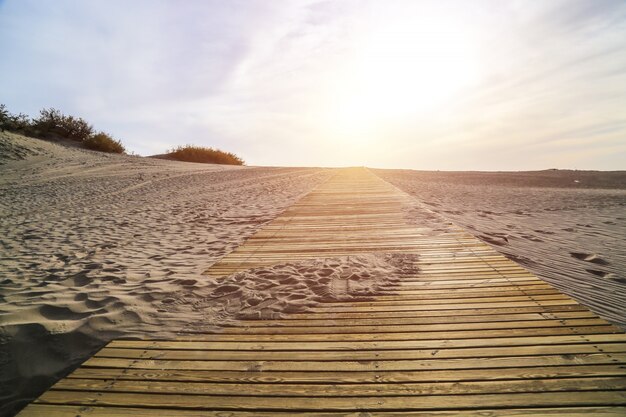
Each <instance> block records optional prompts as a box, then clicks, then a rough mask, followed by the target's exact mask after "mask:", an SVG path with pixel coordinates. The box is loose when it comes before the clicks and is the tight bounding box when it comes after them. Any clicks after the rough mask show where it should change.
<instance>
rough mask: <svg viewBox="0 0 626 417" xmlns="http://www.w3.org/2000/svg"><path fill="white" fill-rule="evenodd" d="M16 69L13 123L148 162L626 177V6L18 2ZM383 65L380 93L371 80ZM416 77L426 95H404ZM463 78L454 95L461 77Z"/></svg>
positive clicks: (1, 19)
mask: <svg viewBox="0 0 626 417" xmlns="http://www.w3.org/2000/svg"><path fill="white" fill-rule="evenodd" d="M433 22H434V23H433ZM380 39H389V41H388V42H390V44H382V49H381V48H380V47H379V48H378V49H376V48H374V46H375V44H376V43H377V42H378V43H380V42H379V41H380ZM429 42H430V43H431V44H432V45H438V48H437V47H434V48H429V47H428V45H429ZM398 44H400V45H401V47H398ZM394 47H395V48H396V49H389V48H394ZM416 48H422V50H423V51H422V52H421V55H420V54H418V53H416ZM454 48H457V50H456V51H450V49H454ZM0 51H2V59H0V102H4V103H6V104H7V105H8V106H9V108H10V109H11V110H13V111H22V112H26V113H29V114H33V115H34V114H36V113H37V111H38V110H39V109H40V108H42V107H47V106H54V107H58V108H61V109H63V110H64V111H66V112H67V113H71V114H77V115H81V116H83V117H85V118H87V119H88V120H90V121H92V122H93V123H94V124H95V125H96V126H97V127H98V128H101V129H104V130H107V131H110V132H111V133H113V134H114V135H115V136H117V137H119V138H122V139H123V141H124V142H125V143H126V144H128V145H129V147H130V148H131V149H133V150H135V151H138V152H140V153H143V154H151V153H158V152H162V151H164V150H165V149H166V148H168V147H171V146H175V145H176V144H181V143H198V144H205V145H211V146H217V147H221V148H224V149H227V150H231V151H234V152H236V153H238V154H241V155H242V156H243V157H244V158H245V159H246V160H247V161H249V162H250V163H253V164H255V163H256V164H274V165H275V164H281V165H347V164H369V165H374V166H389V167H407V168H424V169H537V168H548V167H577V168H596V169H620V168H621V169H624V168H626V166H625V161H626V150H625V149H624V144H625V143H626V112H624V111H623V109H625V108H626V4H624V2H622V1H612V0H593V1H592V0H588V1H583V0H567V1H565V0H563V1H557V2H554V1H551V2H541V1H524V2H518V1H506V2H492V1H487V0H485V1H483V2H472V4H471V5H470V4H469V3H467V2H465V1H436V2H435V1H421V2H414V1H394V2H383V1H373V0H372V1H345V2H334V1H315V0H311V1H305V0H302V1H276V2H274V1H272V2H266V1H261V0H257V1H228V2H224V1H187V2H184V3H180V2H173V1H133V2H124V1H95V0H94V1H87V2H86V1H70V0H66V1H55V2H46V1H35V0H19V1H18V0H9V1H5V2H0ZM372 51H373V52H372ZM381 51H382V52H381ZM424 51H425V52H424ZM452 52H454V53H452ZM459 53H461V54H462V55H463V56H462V57H461V58H458V59H459V60H457V55H459ZM368 54H369V55H368ZM372 54H374V55H372ZM412 54H413V55H412ZM413 56H415V57H417V58H418V59H422V60H423V61H421V62H417V64H415V63H414V62H413V61H410V59H412V58H411V57H413ZM465 56H467V60H466V61H461V59H465V58H464V57H465ZM364 57H365V58H364ZM385 60H387V62H384V61H385ZM455 60H456V61H455ZM405 64H410V65H416V66H415V67H408V68H405V73H401V69H402V68H400V67H403V66H405ZM470 64H471V65H472V67H471V68H470ZM377 65H378V66H380V71H386V73H385V74H384V76H381V78H379V79H378V81H377V82H375V83H374V84H380V85H377V86H375V87H376V88H372V87H371V86H368V85H367V84H368V83H369V84H372V83H373V82H371V81H372V80H376V78H371V77H372V75H371V73H372V71H373V70H372V68H363V67H364V66H368V67H371V66H377ZM429 65H430V67H428V66H429ZM446 65H447V66H448V67H445V66H446ZM421 67H428V71H425V70H422V69H421ZM375 69H376V68H375ZM408 70H410V71H413V70H415V71H416V74H415V77H416V78H419V77H422V78H424V77H426V78H425V79H422V80H419V81H420V82H419V83H413V84H412V86H413V88H410V87H411V86H410V85H407V88H406V91H405V92H404V93H403V91H399V92H398V91H396V92H395V93H394V94H395V95H390V94H389V90H393V89H394V88H395V89H398V88H399V87H398V83H395V84H393V81H394V80H393V78H394V74H395V73H396V72H397V73H398V74H399V75H398V77H400V76H403V77H407V74H406V71H408ZM368 71H369V72H368ZM380 71H379V72H380ZM420 71H421V72H420ZM464 71H465V72H466V73H467V74H466V75H467V76H466V77H465V78H463V79H464V80H466V81H463V83H462V84H459V86H458V88H457V87H455V89H454V90H452V87H451V85H452V84H451V83H452V81H454V79H453V78H448V79H446V76H447V74H448V72H449V73H450V74H451V75H450V77H457V79H456V80H457V81H458V80H461V79H462V78H458V77H459V76H460V75H463V74H462V73H463V72H464ZM437 72H441V73H442V75H440V76H438V75H437V74H436V73H437ZM470 72H471V74H470ZM364 73H365V75H363V74H364ZM433 73H434V74H433ZM420 74H421V75H420ZM364 77H365V78H364ZM367 77H370V78H367ZM430 77H432V80H431V79H430ZM446 80H447V81H446ZM396 81H397V80H396ZM407 84H411V82H407ZM402 85H403V84H400V86H402ZM446 89H449V90H450V92H449V93H447V92H446V93H445V94H443V93H442V92H444V91H447V90H446ZM400 90H402V88H401V87H400ZM392 92H393V91H392ZM351 95H352V97H350V96H351ZM377 95H378V96H377ZM375 97H379V98H380V100H379V101H380V102H377V103H363V102H362V101H377V100H375ZM390 97H392V98H393V99H390ZM384 100H391V101H401V100H402V101H403V103H405V104H404V107H403V108H399V109H396V108H395V107H393V106H394V105H395V106H396V107H399V106H398V105H397V103H395V104H394V103H391V102H385V101H384ZM370 104H371V105H370ZM352 107H355V108H354V109H353V108H352ZM396 110H397V111H401V112H402V115H401V116H399V117H395V115H394V114H395V113H394V111H396ZM359 111H361V114H357V115H356V117H355V118H354V119H353V120H352V119H351V120H352V124H351V125H350V124H348V125H346V126H341V125H342V122H341V117H343V116H341V114H343V113H344V112H345V113H347V114H352V113H355V112H356V113H358V112H359ZM379 113H384V114H385V116H384V118H383V117H382V116H381V115H380V114H379ZM338 115H339V116H338ZM340 116H341V117H340ZM338 117H339V118H338ZM378 119H380V120H378ZM359 125H360V128H359Z"/></svg>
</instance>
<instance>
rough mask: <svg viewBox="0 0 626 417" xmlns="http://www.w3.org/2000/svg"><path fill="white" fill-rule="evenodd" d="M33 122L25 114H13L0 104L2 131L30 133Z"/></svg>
mask: <svg viewBox="0 0 626 417" xmlns="http://www.w3.org/2000/svg"><path fill="white" fill-rule="evenodd" d="M30 129H31V120H30V118H29V117H28V116H27V115H25V114H24V113H20V114H11V113H10V112H9V111H8V110H7V107H6V106H5V105H4V104H0V130H9V131H11V132H21V133H29V132H30Z"/></svg>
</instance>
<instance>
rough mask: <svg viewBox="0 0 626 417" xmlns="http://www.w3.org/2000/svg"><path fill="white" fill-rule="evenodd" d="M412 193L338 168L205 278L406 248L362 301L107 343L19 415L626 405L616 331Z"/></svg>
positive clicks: (550, 410)
mask: <svg viewBox="0 0 626 417" xmlns="http://www.w3.org/2000/svg"><path fill="white" fill-rule="evenodd" d="M414 205H415V203H414V201H413V200H412V199H411V198H410V197H409V196H407V195H406V194H404V193H402V192H400V191H399V190H397V189H396V188H394V187H392V186H390V185H389V184H387V183H386V182H384V181H382V180H381V179H379V178H378V177H376V176H375V175H373V174H371V173H370V172H369V171H367V170H365V169H346V170H343V171H340V172H339V173H338V174H337V175H336V176H335V177H334V178H332V179H331V180H330V181H328V182H327V183H325V184H323V185H321V186H320V187H318V189H317V190H315V191H313V192H312V193H310V194H309V195H308V196H306V197H305V198H303V199H302V200H301V201H299V202H298V203H296V204H295V205H293V206H292V207H291V208H289V209H288V210H287V211H286V212H285V213H283V215H282V216H280V217H279V218H277V219H275V220H274V221H272V222H271V223H269V224H268V225H267V226H266V227H265V228H264V229H262V230H261V231H260V232H258V233H257V234H256V235H255V236H253V237H252V238H250V239H249V240H248V241H247V242H246V243H245V244H244V245H243V246H241V247H240V248H238V249H237V250H235V251H233V252H232V253H231V254H229V255H227V256H226V257H225V258H224V259H222V260H221V261H220V262H218V263H217V264H216V265H214V266H213V267H212V268H211V269H209V270H208V271H207V272H206V274H207V275H210V276H213V277H218V278H219V277H221V276H225V275H228V274H231V273H234V272H237V271H241V270H246V269H250V268H255V267H259V266H266V265H273V264H278V263H281V262H287V261H293V260H297V259H309V258H320V257H330V256H343V255H351V254H359V253H370V252H383V253H390V252H397V253H413V254H417V255H418V256H419V257H418V261H417V267H418V270H417V271H416V272H415V273H413V274H407V275H406V276H404V277H403V279H402V280H401V281H399V282H396V283H394V285H393V287H392V288H387V289H385V290H384V291H381V292H380V294H378V295H377V296H375V297H372V298H370V299H368V300H362V301H354V300H353V301H342V302H327V303H321V304H319V305H317V306H316V307H314V308H312V309H311V311H308V312H303V313H293V314H288V315H285V316H284V318H281V319H275V320H247V321H241V322H239V324H238V325H231V326H230V327H224V328H223V329H221V330H220V332H219V333H199V332H195V333H187V334H184V335H181V336H180V337H179V338H178V339H176V340H146V341H131V340H118V341H113V342H111V343H109V344H108V345H107V346H106V347H105V348H103V349H102V350H101V351H100V352H98V353H97V354H96V355H95V356H94V357H92V358H91V359H89V360H88V361H86V362H85V363H84V364H83V365H82V366H81V367H80V368H79V369H77V370H76V371H75V372H74V373H72V374H71V375H69V376H68V377H67V378H65V379H63V380H61V381H59V382H58V383H57V384H56V385H55V386H54V387H53V388H52V389H51V390H49V391H48V392H46V393H44V394H43V395H42V396H41V397H40V398H39V399H38V400H37V401H35V402H34V403H33V404H31V405H30V406H29V407H27V408H26V409H25V410H24V411H23V412H22V413H21V414H20V415H22V416H60V415H68V416H69V415H72V416H74V415H80V416H122V415H135V416H148V415H162V416H170V415H181V416H226V415H227V416H247V417H248V416H276V415H294V414H297V415H302V416H339V415H349V416H355V417H356V416H374V415H376V416H378V415H381V416H393V415H408V416H427V415H428V416H479V415H480V416H484V415H490V416H541V415H549V416H552V415H580V416H623V415H625V414H626V408H625V407H626V335H624V334H623V333H621V332H619V330H617V329H616V328H615V327H613V326H611V325H609V324H608V323H607V322H606V321H604V320H602V319H599V318H598V317H597V316H596V315H595V314H593V313H592V312H590V311H589V310H588V309H586V308H585V307H583V306H581V305H579V304H578V303H576V302H575V301H574V300H572V299H571V298H569V297H567V296H565V295H563V294H561V293H559V292H558V291H556V290H555V289H554V288H552V287H551V286H550V285H548V284H546V283H545V282H543V281H541V280H539V279H538V278H536V277H535V276H533V275H532V274H530V273H529V272H528V271H526V270H525V269H524V268H522V267H520V266H519V265H517V264H516V263H514V262H512V261H510V260H508V259H506V258H505V257H503V256H502V255H500V254H498V253H497V252H495V251H494V250H493V249H491V248H490V247H489V246H487V245H485V244H483V243H481V242H479V241H478V240H476V239H475V238H473V237H472V236H471V235H469V234H468V233H466V232H464V231H463V230H462V229H460V228H457V227H456V226H454V225H451V224H449V223H445V222H443V223H441V221H440V223H439V224H440V225H442V226H441V227H440V228H438V229H437V230H434V229H433V228H432V227H425V226H424V224H421V223H420V222H419V221H415V220H411V213H410V212H409V211H407V210H408V209H407V207H409V208H410V207H412V206H414ZM424 221H425V222H428V216H426V217H424Z"/></svg>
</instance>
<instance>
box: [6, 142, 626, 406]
mask: <svg viewBox="0 0 626 417" xmlns="http://www.w3.org/2000/svg"><path fill="white" fill-rule="evenodd" d="M65 145H67V144H65ZM374 172H375V173H377V174H379V175H380V176H382V177H383V178H384V179H386V180H388V181H390V182H391V183H393V184H394V185H396V186H398V187H399V188H401V189H403V190H404V191H406V192H408V193H410V194H412V195H414V196H415V197H416V199H415V202H414V204H407V205H406V207H404V211H405V215H406V218H407V220H408V221H409V222H410V223H413V224H416V225H419V227H420V228H423V230H424V233H429V234H432V235H437V234H438V233H441V232H442V231H444V230H446V228H447V227H448V224H449V220H448V219H452V220H453V221H455V222H456V223H457V224H459V225H461V226H463V227H466V228H467V229H468V230H469V231H471V232H472V233H473V234H475V235H476V236H478V237H479V238H481V239H482V240H484V241H486V242H488V243H490V244H492V245H494V246H495V247H496V248H497V249H498V250H500V251H501V252H503V253H504V254H505V255H507V256H509V257H511V258H512V259H514V260H516V261H518V262H520V263H522V264H523V265H524V266H526V267H528V268H529V269H531V270H532V271H533V272H535V273H537V274H538V275H539V276H541V277H542V278H544V279H546V281H549V282H551V283H553V284H554V285H555V286H557V287H558V288H559V289H561V290H562V291H564V292H566V293H568V294H570V295H572V296H574V297H575V298H577V299H578V300H580V301H581V302H582V303H583V304H586V305H588V306H590V307H592V308H593V309H594V310H595V311H596V312H597V313H599V314H600V315H602V316H604V317H606V318H608V319H609V320H611V321H613V322H616V323H618V324H622V325H624V324H625V323H626V318H625V317H624V316H625V315H626V308H624V306H625V305H626V303H625V299H626V298H625V294H626V283H625V281H626V280H625V279H624V275H623V271H624V266H625V264H626V254H625V248H624V244H623V236H624V235H625V232H626V222H625V218H624V217H625V216H624V214H623V213H624V205H625V204H626V190H625V188H626V187H625V185H624V184H625V181H624V174H619V173H618V174H611V175H609V174H603V173H599V174H593V173H591V174H590V173H587V174H581V173H577V172H565V173H563V172H547V173H526V174H524V173H522V174H503V173H501V174H493V175H487V174H468V173H419V172H415V171H379V170H376V171H374ZM332 175H333V170H331V169H320V168H258V167H233V166H223V165H221V166H220V165H206V164H191V163H183V162H175V161H168V160H160V159H151V158H140V157H132V156H119V155H106V154H102V153H97V152H91V151H86V150H82V149H78V148H76V147H68V146H62V145H59V144H55V143H50V142H44V141H40V140H37V139H32V138H25V137H22V136H18V135H13V134H8V133H0V248H1V249H2V250H1V252H0V415H5V414H8V415H11V414H13V413H15V411H17V410H19V409H20V408H21V407H23V406H24V405H25V404H26V403H27V402H29V401H31V400H32V399H33V398H35V397H36V396H38V395H39V394H40V393H41V392H43V391H44V390H45V389H47V388H49V387H50V386H51V385H52V384H53V383H54V382H55V381H56V380H58V379H59V378H61V377H62V376H64V375H66V374H67V373H69V372H70V371H71V370H72V369H74V368H75V367H76V366H78V364H80V363H81V362H82V361H84V360H85V359H87V358H88V357H89V356H90V355H91V354H92V353H94V352H95V351H96V350H97V349H99V348H100V347H101V346H103V345H104V344H105V343H106V342H107V341H109V340H111V339H113V338H118V337H126V338H161V337H163V338H172V337H176V336H177V335H179V334H181V333H183V332H184V333H186V334H188V333H194V332H206V331H219V326H224V325H229V324H236V322H237V321H239V320H248V319H259V318H280V317H281V316H282V315H284V314H288V313H293V312H303V311H306V310H307V309H309V308H311V307H312V306H315V305H317V304H318V303H320V302H324V301H332V300H355V299H368V297H370V296H373V295H376V294H378V293H379V292H380V291H382V290H387V289H390V288H393V287H394V283H396V282H397V281H398V280H399V279H401V277H402V275H403V274H407V273H410V274H415V273H418V270H417V268H416V267H415V262H416V261H417V260H418V255H415V254H412V255H408V254H385V253H378V254H367V253H364V254H359V255H356V256H350V257H331V258H324V259H310V260H305V261H301V262H292V263H286V264H279V265H273V266H271V267H265V268H257V269H253V270H246V271H241V272H238V273H236V274H233V275H230V276H225V277H219V278H212V277H208V276H206V275H202V272H204V271H206V270H207V269H208V268H209V267H210V266H211V265H213V264H214V263H215V262H216V261H218V260H219V259H220V258H222V257H223V256H224V255H226V254H227V253H229V252H230V251H232V250H233V249H234V248H236V247H237V246H239V245H241V244H242V243H243V242H244V241H245V240H246V238H247V237H249V236H251V235H252V234H254V233H255V232H256V231H257V230H259V229H260V228H261V227H263V225H264V224H266V223H267V222H269V221H271V220H272V219H274V218H275V217H277V216H278V215H280V214H281V213H282V212H283V211H284V210H285V209H286V208H287V207H289V206H290V205H291V204H293V203H294V202H295V201H297V200H298V199H299V198H301V197H302V196H304V195H305V194H307V193H308V192H310V191H311V190H312V189H314V188H315V186H317V185H318V184H321V183H322V182H324V181H326V180H327V179H328V178H330V177H331V176H332Z"/></svg>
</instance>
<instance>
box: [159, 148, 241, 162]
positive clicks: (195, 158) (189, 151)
mask: <svg viewBox="0 0 626 417" xmlns="http://www.w3.org/2000/svg"><path fill="white" fill-rule="evenodd" d="M167 156H168V157H170V158H172V159H175V160H177V161H185V162H201V163H205V164H225V165H244V161H243V159H241V158H239V157H238V156H237V155H235V154H233V153H230V152H223V151H220V150H219V149H213V148H207V147H202V146H194V145H186V146H179V147H177V148H175V149H172V150H171V151H169V152H168V153H167Z"/></svg>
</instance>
